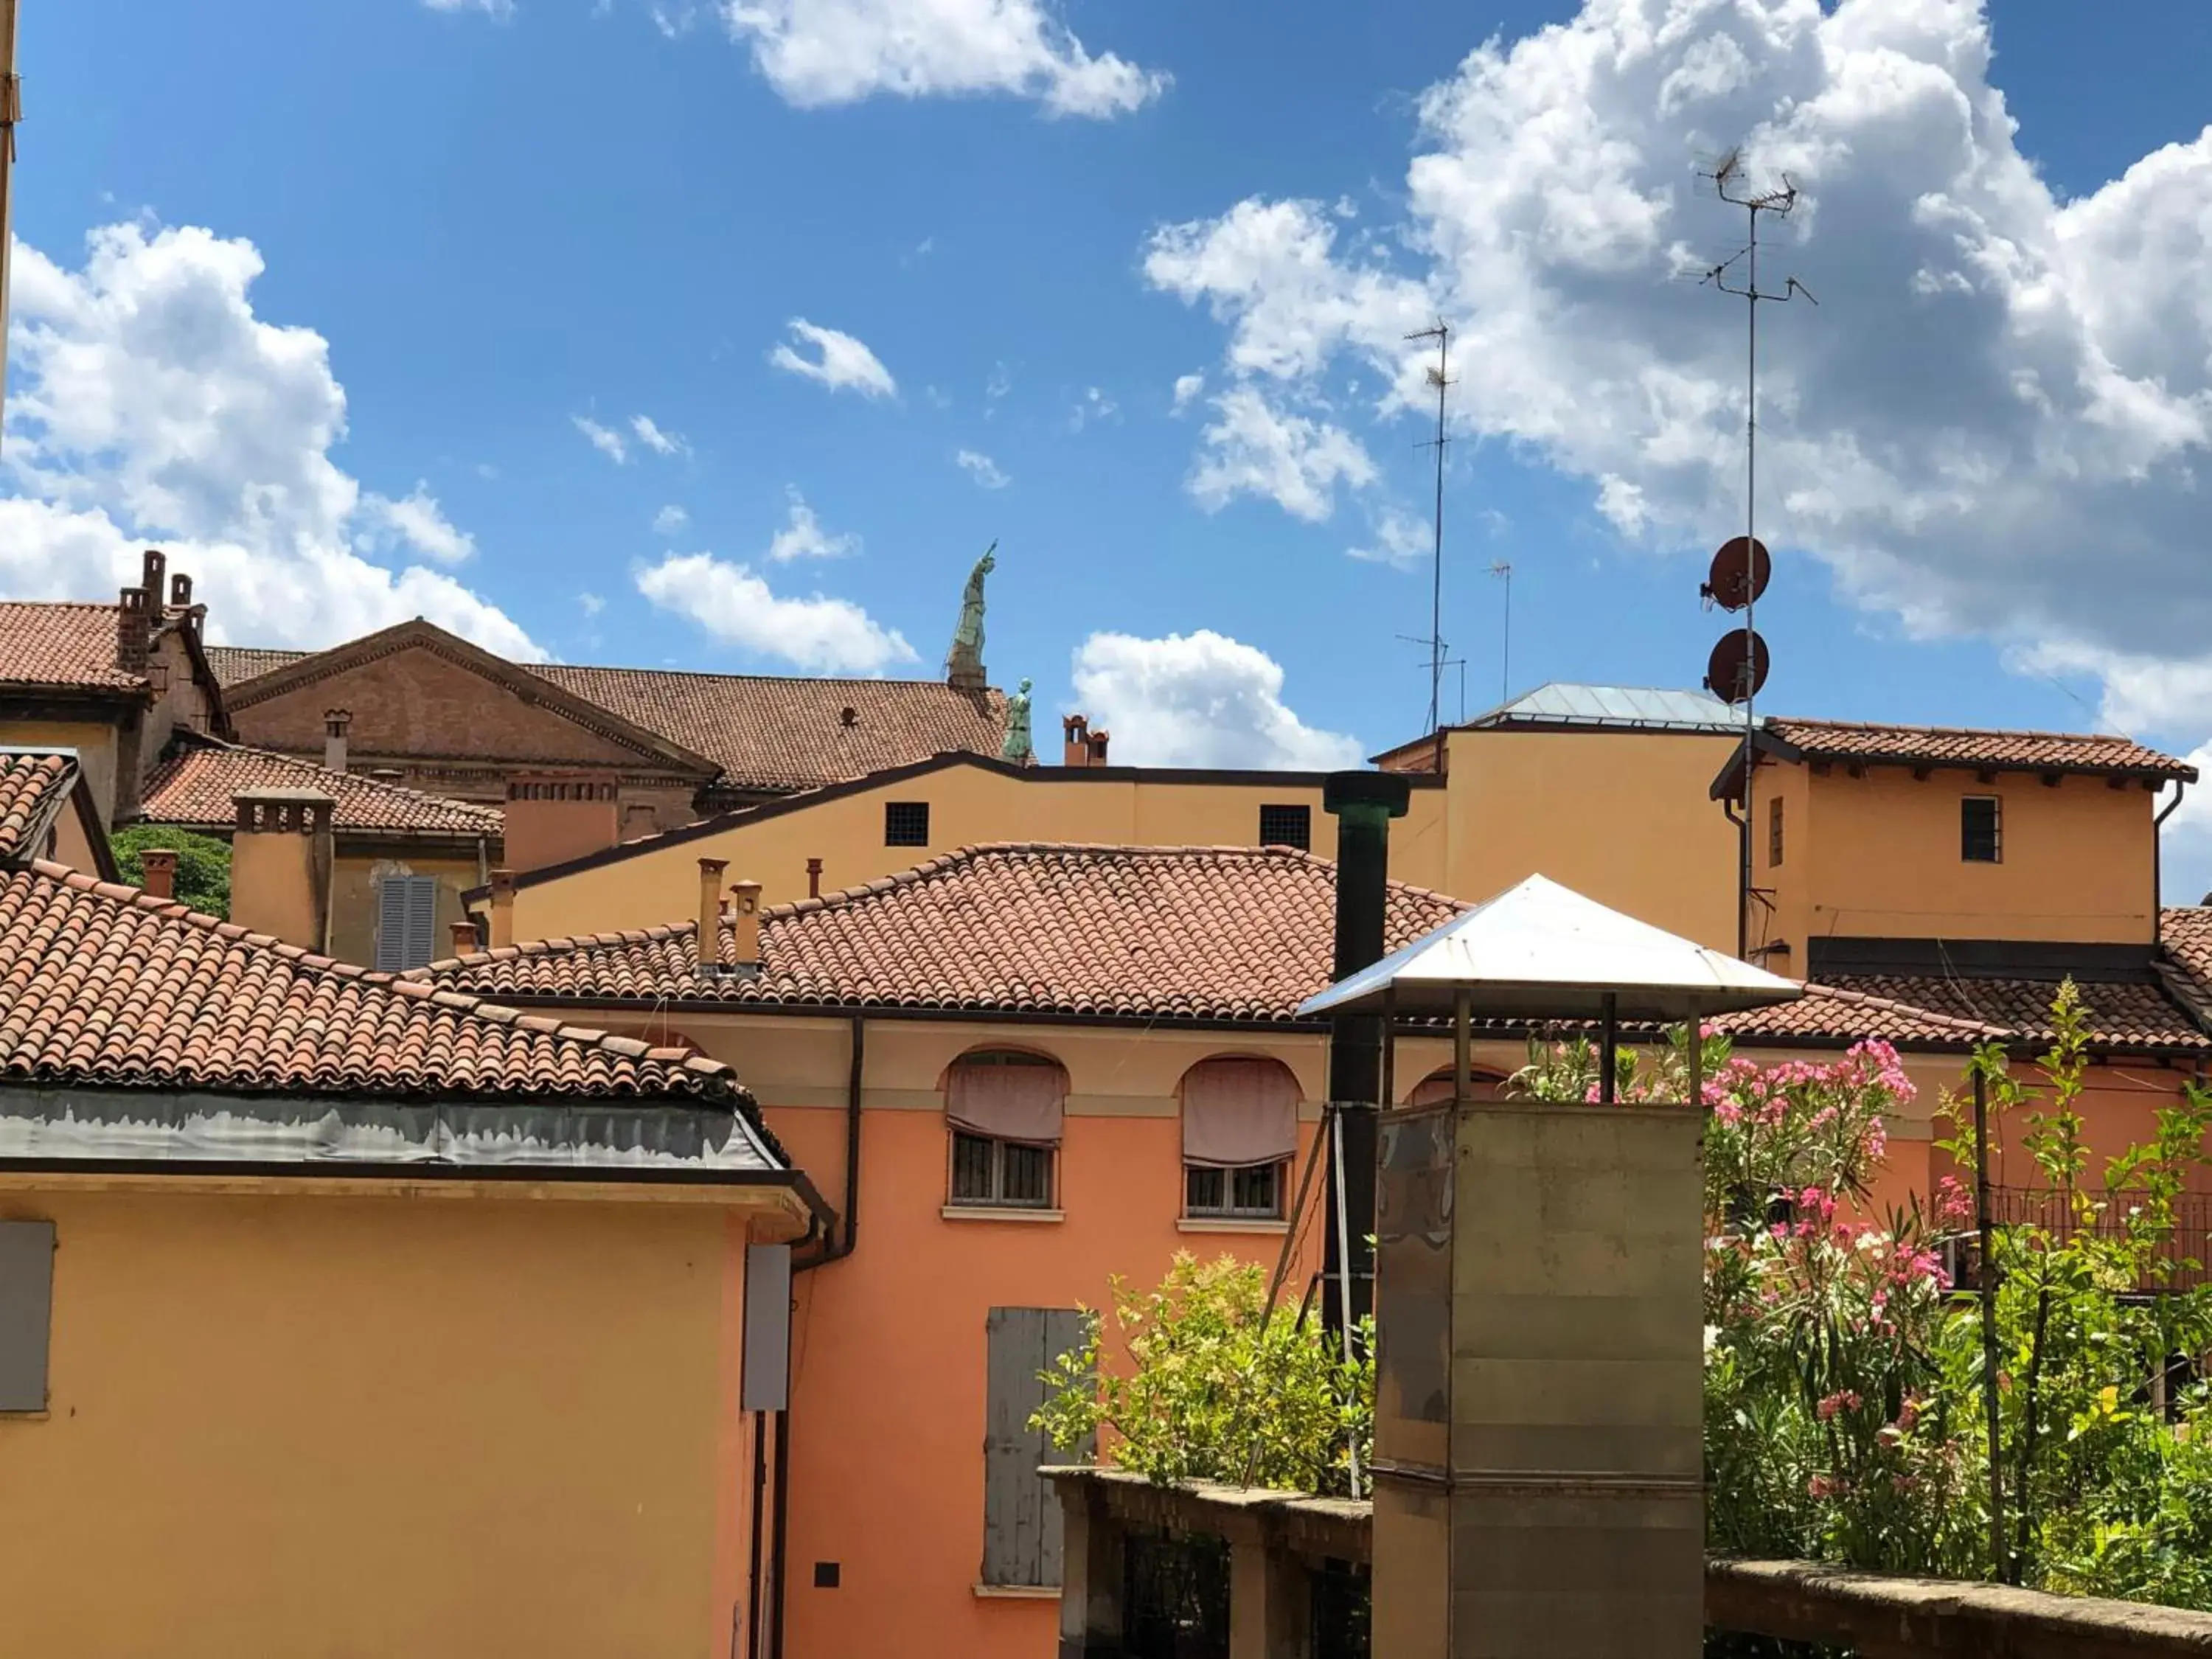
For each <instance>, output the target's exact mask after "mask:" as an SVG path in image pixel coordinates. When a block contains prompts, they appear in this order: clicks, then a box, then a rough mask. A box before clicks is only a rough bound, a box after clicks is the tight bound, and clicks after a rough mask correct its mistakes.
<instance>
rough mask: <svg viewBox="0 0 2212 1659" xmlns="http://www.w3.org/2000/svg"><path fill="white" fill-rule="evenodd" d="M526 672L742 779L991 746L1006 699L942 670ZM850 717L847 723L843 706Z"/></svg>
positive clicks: (795, 781)
mask: <svg viewBox="0 0 2212 1659" xmlns="http://www.w3.org/2000/svg"><path fill="white" fill-rule="evenodd" d="M530 671H531V672H532V673H534V674H537V675H538V676H539V677H541V678H544V679H549V680H550V681H552V682H553V684H556V685H557V686H559V687H560V688H561V689H562V690H564V691H568V692H570V693H572V694H573V695H574V696H580V697H583V698H585V699H586V700H587V701H589V702H595V703H597V704H598V705H599V707H600V708H605V709H606V710H607V711H608V712H609V713H611V714H619V715H621V716H622V717H623V719H624V720H629V721H631V722H633V723H634V724H635V725H638V726H644V727H645V728H646V729H647V731H649V732H659V734H660V735H661V736H662V737H664V738H668V739H670V740H671V742H675V743H679V744H683V745H684V747H685V748H686V749H689V750H693V751H694V752H696V753H697V754H701V755H704V756H705V757H707V758H708V759H709V760H711V761H713V762H714V763H715V764H716V765H717V766H720V768H721V769H722V781H723V782H724V783H726V784H727V785H729V786H731V787H734V788H738V789H758V790H764V791H766V790H773V791H779V792H780V791H784V790H793V789H810V788H813V787H816V786H817V785H820V784H825V783H835V782H837V781H840V780H842V779H845V778H857V777H859V776H860V775H862V774H864V773H867V772H875V771H880V770H882V769H884V768H885V767H890V766H899V765H902V764H904V763H907V762H908V761H917V760H922V759H925V758H927V757H929V756H931V755H937V754H943V753H945V752H946V751H948V750H970V751H972V752H974V753H976V754H982V755H995V754H997V753H998V752H999V750H1000V745H1001V744H1003V743H1004V742H1005V740H1006V698H1005V697H1004V696H1002V695H1001V694H1000V693H999V692H997V691H987V692H983V693H981V694H971V693H969V692H965V691H957V690H954V689H953V688H952V687H951V686H950V685H947V684H944V683H943V682H942V681H936V680H816V679H791V678H782V677H781V676H776V675H765V674H690V673H679V672H677V671H672V670H664V669H652V668H572V667H568V666H567V665H562V664H558V663H542V664H532V665H530ZM848 709H849V710H850V711H851V712H852V724H851V725H849V726H848V725H847V724H846V723H845V715H846V711H847V710H848Z"/></svg>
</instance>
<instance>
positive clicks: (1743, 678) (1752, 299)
mask: <svg viewBox="0 0 2212 1659" xmlns="http://www.w3.org/2000/svg"><path fill="white" fill-rule="evenodd" d="M1703 176H1704V177H1705V179H1708V180H1709V181H1710V182H1711V185H1712V187H1713V192H1714V194H1715V195H1717V196H1718V197H1720V198H1721V200H1722V201H1723V202H1726V203H1727V204H1729V206H1731V207H1740V208H1741V209H1742V210H1744V216H1745V217H1746V219H1747V221H1748V222H1749V227H1750V234H1749V235H1748V236H1747V239H1746V240H1745V242H1744V246H1742V247H1741V248H1739V249H1738V250H1737V251H1736V252H1734V253H1732V254H1730V255H1729V257H1728V258H1725V259H1723V260H1722V261H1721V262H1720V264H1717V265H1715V266H1714V267H1713V268H1712V269H1711V270H1708V271H1707V272H1706V273H1705V276H1704V278H1703V281H1702V283H1701V284H1700V285H1701V286H1707V287H1711V288H1716V289H1719V290H1720V291H1721V292H1722V293H1723V294H1728V295H1734V296H1735V297H1736V298H1737V299H1740V300H1741V301H1743V302H1744V327H1745V341H1744V393H1743V404H1744V416H1743V539H1742V541H1741V544H1740V546H1739V544H1736V543H1733V542H1731V543H1729V544H1726V545H1724V546H1723V548H1722V549H1721V550H1720V552H1719V553H1718V554H1717V555H1716V556H1715V557H1714V562H1713V570H1712V580H1711V582H1710V583H1708V584H1707V585H1706V586H1705V588H1704V590H1703V592H1704V593H1705V597H1706V598H1707V599H1719V601H1720V603H1721V604H1722V605H1724V606H1726V607H1727V608H1728V609H1729V610H1730V611H1734V610H1736V609H1739V608H1741V610H1742V611H1743V634H1742V637H1741V640H1729V639H1725V638H1724V639H1723V641H1721V643H1720V645H1719V646H1717V647H1715V649H1714V652H1713V657H1712V663H1711V671H1709V672H1708V673H1707V675H1706V677H1705V684H1706V686H1707V689H1708V690H1712V691H1714V692H1716V693H1717V694H1718V695H1719V696H1723V697H1725V698H1727V699H1728V701H1729V702H1741V704H1742V705H1743V793H1742V799H1741V805H1742V807H1743V822H1742V823H1741V826H1740V827H1739V830H1738V835H1739V839H1740V840H1741V859H1740V868H1741V889H1742V890H1741V893H1740V894H1739V895H1738V902H1737V911H1736V954H1737V955H1738V956H1744V955H1747V953H1748V951H1749V949H1750V944H1751V896H1752V884H1751V799H1752V787H1751V784H1752V774H1753V770H1754V769H1755V768H1754V765H1753V753H1754V751H1753V747H1752V741H1753V737H1754V735H1755V734H1756V732H1757V731H1758V726H1759V722H1758V716H1757V714H1756V713H1755V712H1754V710H1755V705H1756V703H1757V701H1758V696H1759V688H1760V687H1761V686H1763V685H1764V684H1765V683H1766V666H1767V659H1766V645H1765V641H1763V640H1761V639H1760V638H1759V635H1758V633H1757V632H1756V631H1755V630H1754V629H1753V627H1752V613H1753V609H1754V608H1755V605H1756V603H1757V601H1758V599H1759V594H1760V593H1761V592H1764V591H1765V586H1766V580H1767V574H1768V573H1769V571H1770V569H1771V565H1770V564H1769V562H1768V561H1767V557H1766V550H1765V548H1764V547H1762V546H1761V545H1760V544H1759V306H1760V305H1761V304H1762V303H1765V304H1770V305H1771V304H1784V305H1786V304H1788V303H1789V302H1790V301H1792V300H1794V299H1796V297H1797V296H1798V295H1801V294H1802V295H1804V296H1805V298H1806V299H1807V300H1808V301H1810V302H1811V303H1813V304H1814V305H1818V304H1819V303H1820V301H1818V300H1814V298H1813V293H1812V290H1811V289H1808V288H1807V287H1806V286H1805V285H1804V284H1803V283H1801V282H1799V281H1798V280H1797V279H1796V277H1795V276H1792V277H1790V278H1789V279H1788V280H1787V281H1786V282H1784V284H1783V286H1782V289H1781V291H1780V292H1779V293H1772V294H1770V293H1767V292H1765V291H1764V290H1762V289H1760V288H1759V215H1761V214H1763V213H1765V214H1771V215H1773V216H1775V217H1776V218H1778V219H1786V218H1788V217H1789V216H1790V212H1791V211H1792V210H1794V209H1795V208H1796V205H1797V186H1796V185H1794V184H1792V183H1790V179H1789V177H1788V175H1786V174H1785V175H1784V177H1783V179H1782V183H1781V185H1779V186H1778V188H1775V189H1771V190H1761V189H1759V187H1758V186H1757V185H1753V183H1752V182H1751V179H1750V175H1749V171H1748V169H1747V167H1746V166H1745V164H1744V160H1743V152H1742V151H1741V149H1732V150H1730V151H1729V152H1728V154H1727V155H1723V156H1722V157H1721V159H1720V160H1719V161H1717V163H1715V164H1714V166H1713V167H1712V168H1711V170H1710V171H1708V172H1706V173H1705V174H1704V175H1703ZM1739 260H1741V261H1742V262H1743V265H1744V272H1743V275H1742V276H1741V277H1735V276H1731V275H1730V272H1731V270H1733V268H1734V267H1735V264H1736V263H1737V262H1738V261H1739Z"/></svg>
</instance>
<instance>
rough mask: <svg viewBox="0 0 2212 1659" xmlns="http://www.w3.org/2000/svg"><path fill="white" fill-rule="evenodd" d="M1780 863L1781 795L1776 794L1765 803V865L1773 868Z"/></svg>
mask: <svg viewBox="0 0 2212 1659" xmlns="http://www.w3.org/2000/svg"><path fill="white" fill-rule="evenodd" d="M1781 863H1782V797H1781V796H1779V795H1777V796H1776V797H1775V798H1774V799H1772V800H1771V801H1769V802H1767V803H1766V867H1767V868H1768V869H1770V870H1772V869H1775V868H1777V867H1778V866H1780V864H1781Z"/></svg>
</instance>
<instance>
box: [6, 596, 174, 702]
mask: <svg viewBox="0 0 2212 1659" xmlns="http://www.w3.org/2000/svg"><path fill="white" fill-rule="evenodd" d="M115 609H116V608H115V606H113V605H79V604H75V603H61V604H47V603H40V602H37V601H33V600H28V599H5V600H0V684H9V685H52V686H70V687H72V688H78V689H84V690H99V691H143V690H146V689H147V687H148V685H149V684H150V682H149V680H148V679H147V678H146V677H145V675H143V674H129V673H125V672H124V671H123V670H122V669H120V668H118V667H117V666H116V665H115Z"/></svg>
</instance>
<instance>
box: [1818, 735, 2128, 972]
mask: <svg viewBox="0 0 2212 1659" xmlns="http://www.w3.org/2000/svg"><path fill="white" fill-rule="evenodd" d="M1774 770H1776V771H1778V772H1789V771H1802V770H1803V769H1802V768H1796V767H1779V768H1776V769H1774ZM1806 787H1807V790H1808V796H1809V802H1808V811H1807V812H1806V813H1803V814H1801V815H1800V816H1801V817H1806V818H1809V820H1810V822H1809V826H1808V827H1809V829H1810V836H1809V838H1808V853H1809V854H1810V856H1809V857H1808V859H1807V860H1804V861H1803V862H1802V863H1801V862H1799V861H1798V860H1796V858H1794V857H1793V858H1791V859H1790V861H1789V863H1788V864H1787V865H1785V866H1784V869H1783V870H1782V871H1781V872H1778V875H1779V877H1780V878H1781V879H1780V880H1778V882H1777V884H1776V885H1777V886H1778V887H1779V888H1780V889H1781V890H1782V891H1783V894H1784V905H1785V910H1786V911H1787V913H1788V914H1789V915H1791V916H1792V917H1794V918H1797V919H1796V920H1793V921H1791V922H1790V923H1789V924H1788V925H1789V926H1790V927H1794V928H1795V929H1796V931H1795V932H1794V933H1784V934H1783V937H1784V938H1788V939H1790V942H1791V944H1792V945H1795V946H1796V955H1795V957H1793V966H1794V970H1795V971H1796V972H1799V973H1802V972H1803V971H1804V969H1803V961H1804V951H1805V943H1804V942H1805V940H1806V939H1808V938H1810V937H1816V936H1819V935H1822V934H1840V935H1845V936H1855V937H1860V938H1902V939H2063V940H2071V941H2076V942H2081V943H2110V944H2148V943H2149V942H2150V940H2151V939H2153V937H2154V933H2155V930H2156V927H2157V913H2156V909H2155V901H2154V895H2153V892H2152V881H2153V876H2154V860H2155V858H2156V850H2157V843H2156V837H2155V836H2154V833H2153V830H2152V827H2151V823H2152V818H2153V817H2154V813H2155V812H2156V810H2157V802H2156V799H2155V798H2154V796H2153V795H2152V794H2151V793H2150V792H2149V791H2148V790H2146V789H2143V788H2142V787H2139V786H2134V785H2130V787H2127V788H2124V789H2114V788H2112V787H2109V786H2108V785H2107V784H2106V781H2105V780H2104V779H2102V778H2096V777H2066V778H2063V779H2062V780H2061V781H2059V782H2058V783H2057V785H2056V786H2051V785H2046V784H2045V783H2043V782H2042V781H2040V780H2039V778H2037V777H2036V776H2035V775H2033V774H2032V773H2019V772H2001V773H1999V774H1997V775H1996V781H1995V782H1994V783H1982V782H1979V781H1977V779H1976V778H1975V775H1973V774H1972V773H1971V772H1960V771H1943V770H1939V771H1936V772H1934V773H1932V774H1930V775H1929V777H1928V778H1927V779H1926V780H1925V781H1917V780H1916V779H1915V778H1914V777H1913V775H1912V774H1911V772H1910V771H1909V770H1907V769H1905V768H1903V767H1869V768H1868V769H1867V770H1866V772H1865V774H1864V775H1863V776H1860V777H1856V778H1854V777H1852V776H1850V775H1849V774H1848V773H1846V772H1844V770H1843V769H1840V768H1838V769H1835V770H1832V771H1831V772H1829V773H1828V774H1827V775H1826V776H1820V775H1810V776H1808V779H1807V782H1806ZM1966 795H1995V796H1996V797H1998V799H2000V800H2002V802H2003V805H2002V809H2001V817H2002V852H2003V856H2002V861H2001V862H1998V863H1996V864H1969V863H1967V862H1966V861H1965V860H1962V859H1961V858H1960V856H1959V815H1960V805H1959V803H1960V799H1961V798H1962V797H1964V796H1966Z"/></svg>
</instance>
